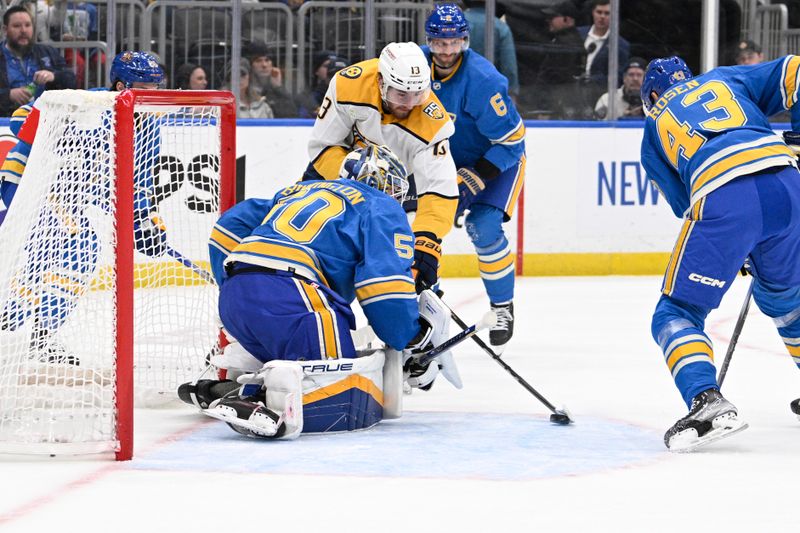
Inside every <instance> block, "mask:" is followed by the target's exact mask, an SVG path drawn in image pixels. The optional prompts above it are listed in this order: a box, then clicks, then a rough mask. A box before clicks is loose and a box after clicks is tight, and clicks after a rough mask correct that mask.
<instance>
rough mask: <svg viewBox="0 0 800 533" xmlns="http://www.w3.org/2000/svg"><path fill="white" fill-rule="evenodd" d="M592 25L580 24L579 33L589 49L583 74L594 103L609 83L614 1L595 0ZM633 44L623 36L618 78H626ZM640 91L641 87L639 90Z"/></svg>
mask: <svg viewBox="0 0 800 533" xmlns="http://www.w3.org/2000/svg"><path fill="white" fill-rule="evenodd" d="M591 6H592V25H591V26H578V33H579V34H580V36H581V38H582V39H583V47H584V48H586V69H585V71H584V73H583V76H584V81H585V82H586V85H585V87H584V94H585V95H586V96H585V97H586V98H587V100H588V101H589V102H594V101H595V100H596V99H597V97H598V96H599V95H601V94H603V93H604V92H606V87H607V86H608V50H609V47H608V38H609V36H610V35H611V0H592V2H591ZM629 55H630V44H628V41H626V40H625V39H623V38H622V36H620V38H619V46H618V50H617V58H618V63H617V65H618V67H617V68H618V69H619V72H618V75H619V78H618V79H622V76H623V67H624V66H625V64H626V63H627V62H628V56H629ZM637 91H638V89H637Z"/></svg>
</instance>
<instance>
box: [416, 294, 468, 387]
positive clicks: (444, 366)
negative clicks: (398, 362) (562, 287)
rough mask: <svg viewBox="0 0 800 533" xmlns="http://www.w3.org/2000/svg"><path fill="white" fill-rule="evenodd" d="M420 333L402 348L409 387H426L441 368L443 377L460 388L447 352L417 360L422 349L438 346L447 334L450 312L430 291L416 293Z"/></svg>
mask: <svg viewBox="0 0 800 533" xmlns="http://www.w3.org/2000/svg"><path fill="white" fill-rule="evenodd" d="M419 325H420V332H419V333H418V334H417V336H416V337H414V339H412V340H411V342H410V343H409V344H408V346H407V347H406V349H405V350H404V351H403V363H404V364H403V369H404V371H405V374H406V381H407V382H408V384H409V385H410V386H411V387H413V388H418V389H422V390H428V389H430V388H431V386H432V385H433V380H434V379H436V376H437V375H438V374H439V371H440V370H441V372H442V374H443V375H444V377H445V378H446V379H447V380H448V381H449V382H450V383H452V384H453V386H454V387H455V388H457V389H460V388H461V387H462V384H461V376H460V374H459V372H458V367H456V362H455V360H454V359H453V355H452V354H451V353H450V351H449V350H448V351H446V352H444V353H441V354H439V355H438V356H437V357H436V358H435V359H434V360H432V361H429V362H428V363H427V364H424V365H423V364H422V363H421V362H420V357H422V356H423V355H424V354H425V352H426V351H428V350H430V349H431V348H433V347H435V346H439V345H440V344H442V343H443V342H445V341H446V340H447V339H448V338H449V337H450V328H449V326H450V312H449V309H448V308H447V306H446V305H444V303H443V302H442V301H441V300H440V299H439V297H438V296H436V294H434V293H433V291H429V290H427V291H424V292H423V293H422V294H420V296H419Z"/></svg>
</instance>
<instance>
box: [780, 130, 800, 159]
mask: <svg viewBox="0 0 800 533" xmlns="http://www.w3.org/2000/svg"><path fill="white" fill-rule="evenodd" d="M783 142H785V143H786V146H788V147H789V148H791V149H792V151H793V152H794V155H795V156H797V157H800V131H784V132H783Z"/></svg>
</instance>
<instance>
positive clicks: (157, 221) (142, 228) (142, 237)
mask: <svg viewBox="0 0 800 533" xmlns="http://www.w3.org/2000/svg"><path fill="white" fill-rule="evenodd" d="M133 244H134V246H135V247H136V250H137V251H138V252H140V253H142V254H144V255H146V256H148V257H160V256H162V255H164V254H165V253H166V252H167V227H166V226H165V225H164V221H163V220H162V219H161V217H159V216H158V215H157V214H156V213H151V214H150V216H148V217H147V218H145V219H143V220H140V221H139V222H135V223H134V224H133Z"/></svg>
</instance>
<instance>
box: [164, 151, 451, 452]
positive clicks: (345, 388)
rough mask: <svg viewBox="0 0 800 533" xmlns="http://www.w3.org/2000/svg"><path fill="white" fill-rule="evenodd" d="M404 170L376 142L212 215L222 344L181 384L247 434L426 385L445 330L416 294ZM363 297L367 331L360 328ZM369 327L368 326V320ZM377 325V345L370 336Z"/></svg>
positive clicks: (444, 320)
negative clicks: (334, 175)
mask: <svg viewBox="0 0 800 533" xmlns="http://www.w3.org/2000/svg"><path fill="white" fill-rule="evenodd" d="M407 191H408V180H407V171H406V169H405V167H404V165H403V164H402V163H401V162H400V160H399V159H398V158H397V157H396V156H395V155H394V154H393V153H392V152H391V150H389V149H388V148H387V147H385V146H376V145H367V146H365V147H362V148H358V149H356V150H353V151H352V152H350V153H349V154H348V155H347V156H346V158H345V159H344V161H343V163H342V165H341V169H340V173H339V179H336V180H330V181H324V180H319V181H313V180H312V181H304V182H301V183H298V184H295V185H292V186H290V187H287V188H285V189H283V190H282V191H280V192H279V193H278V194H277V195H276V196H275V197H274V198H271V199H249V200H246V201H244V202H241V203H240V204H238V205H236V206H234V207H233V208H231V209H230V210H228V211H227V212H226V213H225V214H224V215H223V216H222V217H221V218H220V219H219V221H218V222H217V224H216V225H215V227H214V229H213V231H212V234H211V238H210V242H209V249H210V256H211V266H212V271H213V274H214V277H215V278H216V280H217V283H218V284H219V286H220V297H219V312H220V318H221V320H222V324H223V326H224V329H225V332H226V336H227V337H228V340H232V341H233V342H231V343H230V344H228V345H227V346H226V347H225V348H224V350H223V352H222V354H220V355H217V356H215V357H212V359H211V365H212V366H211V367H209V368H219V369H224V370H226V371H227V376H226V377H227V378H228V379H224V380H216V379H213V380H212V379H198V380H195V381H193V382H191V383H185V384H183V385H181V387H180V388H179V390H178V395H179V396H180V397H181V399H182V400H183V401H185V402H186V403H189V404H192V405H195V406H197V407H199V408H201V409H202V412H203V413H204V414H206V415H208V416H211V417H213V418H217V419H219V420H223V421H224V422H226V423H228V425H230V426H231V428H233V429H234V430H235V431H237V432H239V433H242V434H244V435H247V436H250V437H261V438H283V439H290V438H296V437H297V436H299V435H300V433H301V432H305V433H317V432H329V431H352V430H358V429H366V428H369V427H371V426H374V425H375V424H377V423H378V422H379V421H380V420H381V419H382V418H397V417H399V416H400V415H401V413H402V405H401V398H402V390H403V383H404V382H407V383H408V385H409V386H411V387H414V388H419V389H422V390H428V389H430V387H431V386H432V384H433V381H434V379H435V378H436V376H437V375H438V373H439V372H441V373H442V374H443V375H444V377H445V378H446V379H447V380H448V381H450V382H451V383H452V384H453V385H454V386H455V387H457V388H461V379H460V376H459V374H458V370H457V368H456V366H455V362H454V360H453V358H452V355H451V354H450V353H449V352H445V353H442V354H441V355H439V356H438V357H437V358H436V359H434V360H433V361H431V362H426V363H425V364H422V361H423V359H421V358H420V356H421V354H422V353H424V351H425V350H427V349H428V348H429V347H431V346H434V345H435V346H438V345H439V344H441V343H442V341H443V340H445V339H447V337H448V324H449V312H448V310H447V308H446V307H445V306H444V304H443V303H442V302H441V300H439V298H438V297H437V296H436V295H435V294H434V293H433V292H431V291H430V290H427V291H424V292H423V293H422V294H421V295H420V296H419V299H417V294H416V291H415V286H414V280H413V278H412V276H411V264H412V259H413V256H414V239H413V233H412V231H411V228H410V227H409V224H408V220H407V218H406V215H405V213H404V211H403V209H402V207H401V203H402V201H403V199H404V197H405V195H406V193H407ZM356 298H357V299H358V301H359V303H360V305H361V307H362V308H363V311H364V314H365V316H366V318H367V320H368V321H369V326H370V327H369V329H368V330H367V331H369V333H367V334H364V333H363V330H359V331H360V332H361V333H358V334H356V335H354V334H352V333H351V331H352V330H355V316H354V314H353V311H352V309H351V308H350V302H352V301H353V300H354V299H356ZM372 332H374V334H373V333H372ZM374 337H377V340H379V341H380V342H381V343H384V344H385V346H381V348H377V349H375V348H372V347H371V343H370V340H371V339H374Z"/></svg>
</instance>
